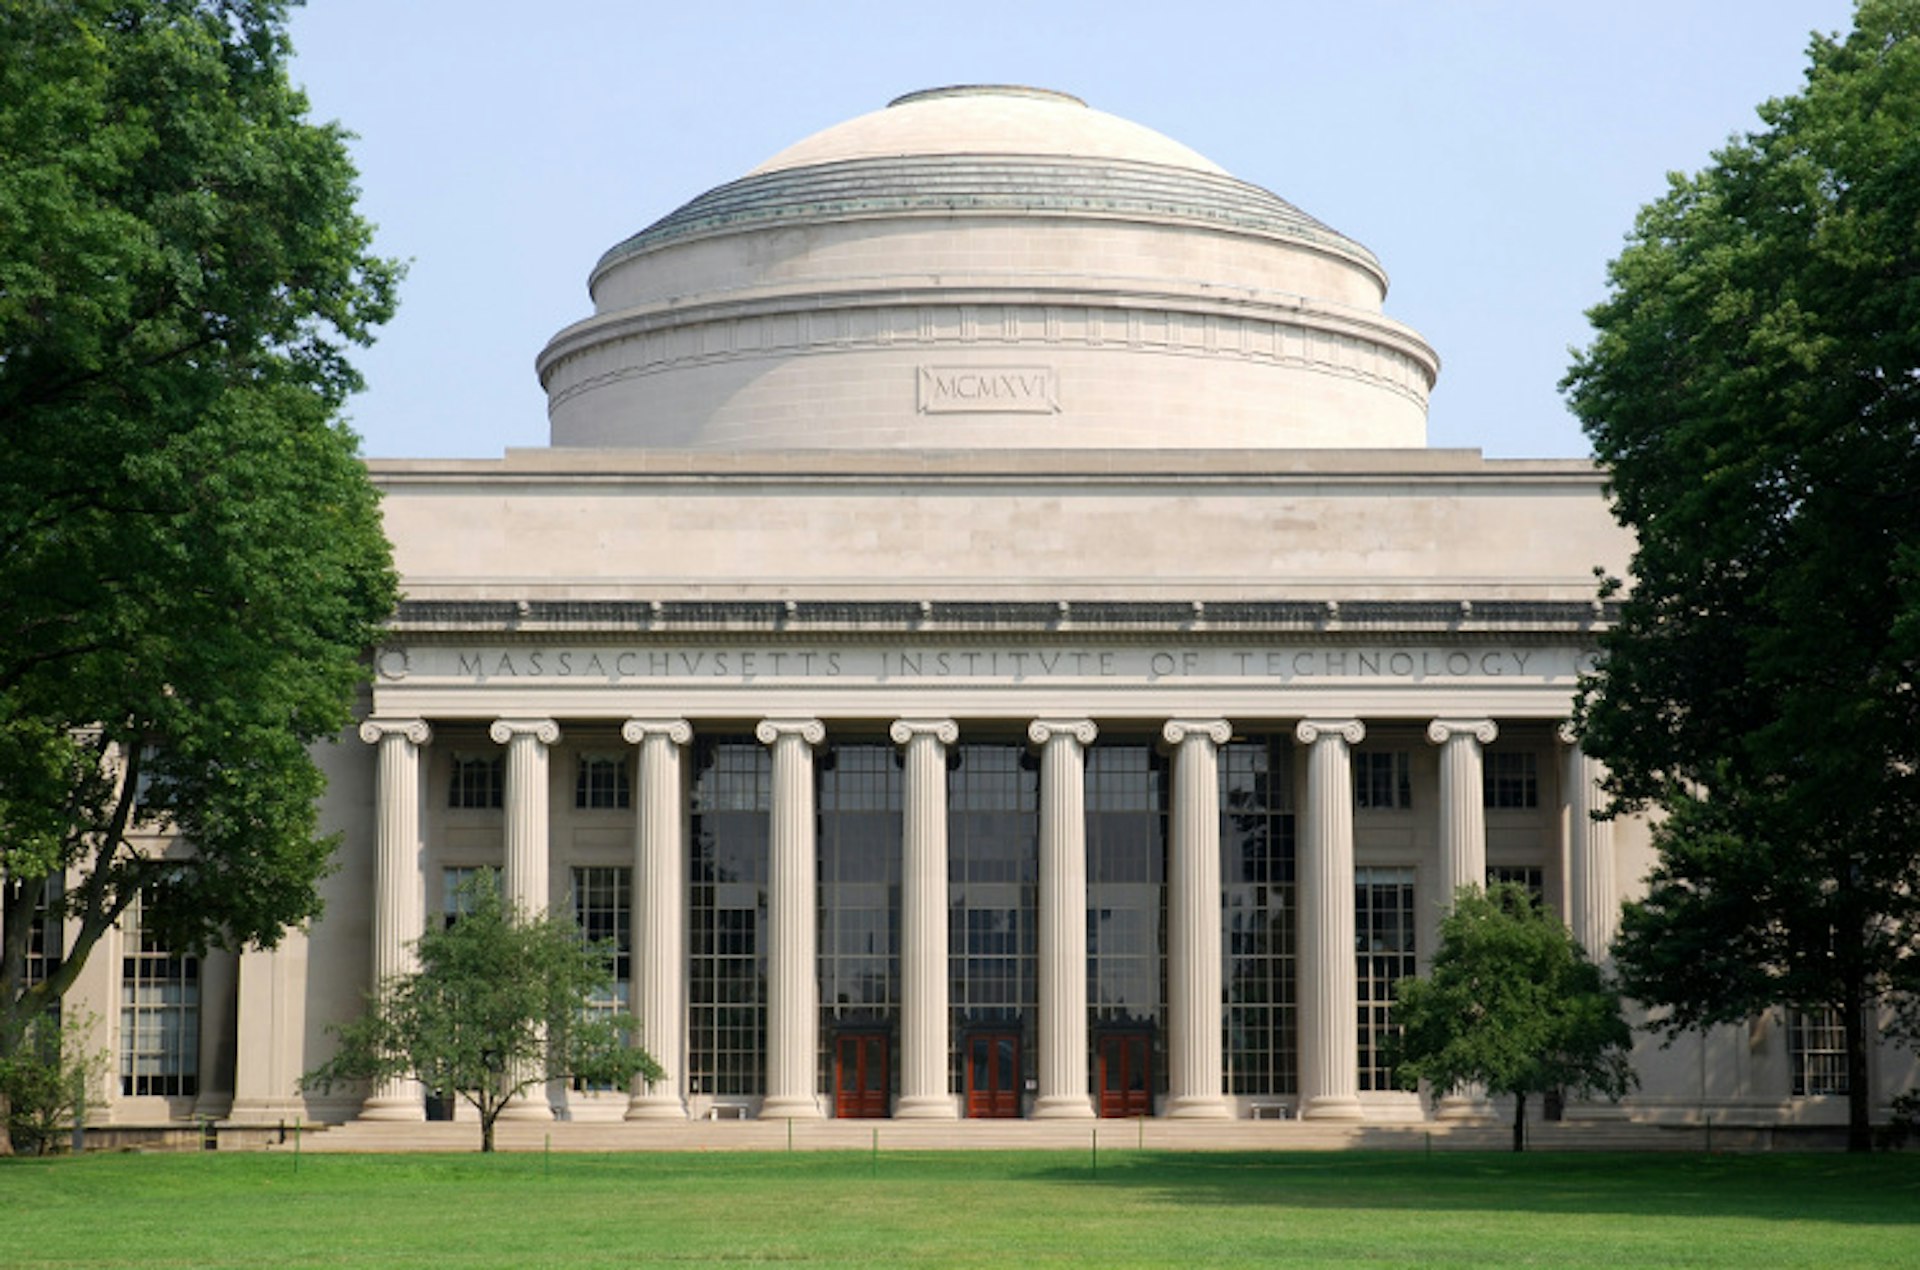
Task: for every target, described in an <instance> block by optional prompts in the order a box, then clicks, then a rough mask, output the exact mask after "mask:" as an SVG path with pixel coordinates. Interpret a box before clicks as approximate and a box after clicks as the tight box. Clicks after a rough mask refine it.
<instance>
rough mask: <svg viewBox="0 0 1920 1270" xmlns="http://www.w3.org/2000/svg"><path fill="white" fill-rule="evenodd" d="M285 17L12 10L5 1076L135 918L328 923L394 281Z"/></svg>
mask: <svg viewBox="0 0 1920 1270" xmlns="http://www.w3.org/2000/svg"><path fill="white" fill-rule="evenodd" d="M285 8H286V6H285V4H284V3H282V2H281V0H0V447H3V448H4V453H5V455H6V461H5V463H4V464H3V465H0V1059H4V1058H7V1057H10V1056H12V1055H13V1054H14V1053H16V1052H17V1050H18V1047H19V1046H20V1044H21V1043H22V1038H23V1035H24V1033H25V1030H26V1028H27V1025H28V1023H29V1021H30V1020H32V1019H35V1018H37V1017H39V1016H40V1015H41V1014H42V1013H43V1012H44V1011H45V1009H46V1008H47V1006H48V1005H49V1004H50V1003H51V1002H53V1001H55V1000H56V999H58V998H59V997H60V996H61V994H63V993H64V992H65V991H66V989H67V988H68V986H69V985H70V984H71V983H72V982H73V981H74V978H75V977H76V976H77V975H78V974H79V973H80V970H81V968H82V967H83V966H84V964H85V963H86V961H87V958H88V954H89V953H90V952H91V950H92V949H93V947H94V946H95V943H96V942H97V941H98V940H99V938H100V936H101V935H102V934H103V933H104V932H105V931H106V930H108V929H109V928H110V927H111V925H112V924H113V922H114V921H115V919H116V918H117V917H118V916H119V914H120V913H121V911H122V910H123V909H125V908H126V906H127V905H128V904H129V903H130V902H131V901H132V899H133V897H134V896H135V895H136V894H137V893H139V892H140V891H141V890H142V889H145V890H146V891H147V892H148V893H149V895H150V897H151V904H150V906H149V908H148V911H147V920H148V922H149V923H150V924H152V925H153V926H154V927H155V928H156V929H157V930H158V931H159V933H160V934H161V936H162V937H163V938H165V939H166V940H168V941H169V942H170V944H172V945H173V946H175V947H178V948H181V949H183V950H185V949H192V948H196V947H199V946H203V945H206V944H211V943H217V944H224V945H237V944H239V943H244V942H249V941H251V942H258V943H261V944H270V943H272V942H273V941H274V940H275V939H276V938H277V937H278V936H279V934H280V932H281V930H282V929H283V928H284V927H286V926H288V925H290V924H293V923H298V922H300V921H303V920H305V919H307V918H309V917H312V916H313V915H314V914H315V913H316V912H317V911H318V909H319V900H318V898H317V896H316V893H315V882H316V880H317V879H318V877H319V876H320V875H321V873H322V872H323V871H324V869H325V868H326V864H327V858H328V855H329V852H330V850H331V847H332V843H331V840H330V839H328V838H325V837H322V836H320V835H318V834H317V832H316V821H315V806H314V802H315V799H316V797H317V796H318V794H319V793H320V790H321V787H322V778H321V776H320V774H319V771H318V770H317V768H316V767H315V765H314V763H313V761H312V759H311V758H310V757H309V756H308V753H307V748H306V747H307V746H308V745H309V744H310V743H312V742H314V741H315V740H317V739H319V738H322V737H328V736H331V735H334V734H336V733H337V732H338V730H339V729H340V728H341V727H342V726H343V725H344V724H345V723H346V722H347V721H348V718H349V712H350V707H351V703H352V698H353V693H354V691H355V689H356V687H357V685H358V684H359V683H360V682H361V680H362V679H363V676H364V669H363V665H362V656H363V652H364V650H365V649H366V648H367V647H368V646H369V645H370V644H371V643H372V642H373V641H374V639H375V638H376V637H377V635H378V633H379V630H380V627H381V623H382V622H383V621H384V620H385V618H386V617H387V616H388V615H389V614H390V613H391V611H392V609H393V605H394V601H395V595H396V591H395V581H394V576H393V572H392V566H391V561H390V553H389V549H388V547H387V544H386V542H385V539H384V538H383V536H382V534H381V529H380V522H379V512H378V507H377V505H376V498H375V494H374V492H373V490H372V488H371V485H370V483H369V481H368V479H367V476H366V473H365V470H364V468H363V467H362V465H361V464H360V462H359V461H358V459H357V457H356V450H357V442H356V441H355V439H354V437H353V435H352V434H351V433H350V432H349V431H348V430H347V429H346V428H345V427H344V426H343V425H342V424H341V423H340V422H339V420H338V411H339V408H340V406H341V404H342V403H343V401H344V400H345V398H346V397H347V395H348V393H349V392H351V391H352V390H353V389H354V388H356V387H357V386H358V384H359V380H358V378H357V377H356V375H355V374H354V372H353V370H352V368H351V367H350V366H349V365H348V364H347V362H346V360H345V357H344V351H345V348H346V346H348V345H351V344H364V343H366V342H367V340H368V338H369V332H370V331H371V329H372V328H373V327H374V326H375V325H377V324H378V323H380V322H382V321H384V320H385V319H386V318H387V317H388V315H389V313H390V312H391V309H392V302H393V291H394V285H395V282H396V279H397V276H398V271H397V268H396V266H394V265H393V264H392V263H390V262H388V261H385V260H382V259H379V258H377V257H375V256H373V255H371V254H370V252H369V244H370V241H371V233H372V231H371V227H370V226H369V225H368V224H367V223H366V222H365V221H364V220H362V219H361V218H360V217H359V216H358V215H357V214H356V212H355V211H354V198H355V194H356V191H355V188H354V184H353V177H354V174H353V169H352V166H351V164H350V163H349V160H348V157H347V153H346V146H345V142H344V137H343V134H342V133H341V132H340V131H339V129H338V128H336V127H334V126H332V125H318V124H314V123H312V122H310V121H309V120H307V118H306V117H305V116H306V109H307V104H306V100H305V98H304V97H303V96H302V95H301V94H300V93H298V92H296V91H295V90H294V89H293V88H292V87H291V86H290V85H289V83H288V81H287V73H286V62H287V57H288V54H289V49H288V45H287V41H286V36H285V32H284V18H285ZM156 829H162V830H170V831H173V835H177V837H178V838H179V839H184V840H186V841H189V842H191V843H192V847H193V849H192V851H191V853H190V854H189V853H183V852H179V851H177V850H176V851H174V852H172V853H170V854H169V858H167V859H165V860H164V861H163V860H162V859H161V858H160V855H161V851H162V845H163V844H164V843H165V842H166V841H168V838H169V836H171V835H156V834H153V833H149V832H146V831H148V830H156ZM55 874H64V875H65V876H66V878H67V879H68V885H67V886H66V887H65V889H64V893H63V895H64V898H63V913H62V916H65V917H70V918H71V919H73V921H74V926H73V928H72V931H71V934H72V938H70V939H69V941H68V944H67V947H66V949H65V952H66V956H65V959H64V961H62V962H61V963H60V965H59V966H58V968H57V969H55V970H54V971H53V973H52V974H51V975H50V976H48V977H47V978H46V979H45V980H44V981H43V982H40V983H36V984H29V983H28V982H27V980H26V975H25V954H26V945H27V939H28V929H29V926H30V925H31V922H32V914H33V907H34V903H35V901H36V899H37V898H38V896H39V895H40V892H41V888H42V884H43V881H44V879H46V878H48V877H49V876H50V875H55ZM4 1145H5V1144H4V1141H0V1149H4Z"/></svg>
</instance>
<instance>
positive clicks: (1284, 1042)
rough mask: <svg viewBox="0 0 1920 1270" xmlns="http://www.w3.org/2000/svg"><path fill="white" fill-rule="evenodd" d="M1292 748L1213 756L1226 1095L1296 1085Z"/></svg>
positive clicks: (1265, 746)
mask: <svg viewBox="0 0 1920 1270" xmlns="http://www.w3.org/2000/svg"><path fill="white" fill-rule="evenodd" d="M1292 755H1293V746H1292V744H1291V742H1290V741H1289V740H1288V739H1287V738H1285V737H1254V738H1249V739H1248V740H1245V741H1233V742H1230V743H1229V744H1227V745H1224V746H1222V747H1221V748H1220V885H1221V901H1222V912H1221V920H1222V922H1223V925H1224V929H1223V931H1222V936H1223V938H1222V940H1221V948H1222V952H1223V953H1224V955H1225V965H1224V967H1223V970H1224V973H1223V975H1222V981H1223V983H1224V984H1225V987H1226V1013H1225V1018H1224V1020H1223V1021H1224V1024H1225V1027H1226V1044H1225V1057H1226V1082H1227V1092H1228V1093H1230V1094H1255V1095H1258V1094H1290V1093H1293V1092H1295V1090H1296V1089H1297V1088H1298V1087H1299V1076H1298V1068H1297V1065H1296V1064H1297V1058H1296V1055H1297V1053H1298V1050H1299V1044H1298V1035H1299V1032H1298V1021H1297V1015H1296V1009H1295V1001H1296V995H1295V992H1296V989H1295V980H1294V971H1295V966H1296V962H1295V959H1294V911H1295V910H1294V877H1293V866H1294V836H1293V834H1294V819H1293V758H1292Z"/></svg>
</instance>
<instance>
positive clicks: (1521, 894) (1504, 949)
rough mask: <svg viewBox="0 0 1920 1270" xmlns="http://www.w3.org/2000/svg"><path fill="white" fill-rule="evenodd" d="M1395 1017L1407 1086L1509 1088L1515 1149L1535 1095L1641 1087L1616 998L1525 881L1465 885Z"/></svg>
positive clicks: (1400, 1072)
mask: <svg viewBox="0 0 1920 1270" xmlns="http://www.w3.org/2000/svg"><path fill="white" fill-rule="evenodd" d="M1393 1017H1394V1022H1395V1023H1396V1024H1397V1025H1398V1026H1399V1028H1400V1035H1399V1036H1398V1037H1396V1038H1393V1039H1392V1040H1391V1042H1390V1044H1389V1058H1390V1061H1391V1062H1392V1064H1393V1068H1394V1075H1395V1078H1396V1079H1397V1080H1398V1081H1399V1082H1400V1084H1401V1085H1402V1087H1404V1088H1407V1089H1412V1088H1414V1087H1416V1086H1417V1085H1418V1084H1419V1082H1421V1081H1423V1080H1424V1081H1426V1082H1427V1084H1428V1086H1429V1088H1430V1089H1431V1090H1432V1092H1433V1096H1434V1097H1435V1098H1436V1099H1437V1098H1438V1097H1440V1096H1441V1095H1442V1094H1446V1093H1451V1092H1454V1091H1456V1090H1459V1089H1461V1088H1462V1087H1464V1086H1467V1085H1484V1086H1485V1087H1486V1088H1487V1090H1488V1091H1489V1092H1490V1093H1496V1094H1512V1095H1513V1096H1514V1098H1515V1108H1514V1116H1515V1119H1514V1137H1513V1149H1514V1150H1516V1151H1518V1150H1521V1149H1523V1146H1524V1143H1525V1124H1526V1106H1527V1103H1526V1099H1527V1095H1528V1094H1543V1095H1544V1094H1546V1093H1549V1092H1552V1091H1556V1090H1558V1091H1564V1092H1567V1093H1570V1094H1573V1095H1575V1096H1579V1097H1586V1096H1589V1095H1592V1094H1603V1095H1605V1096H1606V1097H1608V1098H1619V1097H1620V1096H1621V1095H1622V1094H1625V1093H1626V1092H1627V1091H1628V1090H1629V1089H1631V1088H1632V1087H1633V1084H1634V1074H1633V1066H1632V1064H1631V1062H1630V1061H1629V1051H1630V1050H1631V1047H1632V1044H1633V1032H1632V1029H1630V1028H1629V1027H1628V1026H1627V1023H1626V1020H1625V1019H1624V1018H1622V1017H1621V1013H1620V996H1619V994H1618V993H1617V992H1615V991H1614V990H1613V988H1612V987H1610V986H1609V985H1608V984H1607V982H1606V979H1605V977H1604V976H1603V975H1602V974H1601V972H1600V968H1599V967H1597V966H1595V965H1594V964H1593V963H1592V962H1591V961H1589V960H1587V956H1586V954H1585V953H1584V952H1582V951H1581V949H1580V945H1579V944H1578V943H1576V942H1575V941H1574V938H1573V935H1572V934H1571V933H1570V932H1569V931H1568V930H1567V928H1566V927H1565V926H1563V925H1561V923H1560V920H1559V919H1558V918H1557V917H1555V916H1554V915H1553V914H1551V913H1549V912H1547V911H1546V910H1545V909H1543V908H1542V907H1541V906H1540V904H1539V902H1538V901H1536V900H1535V899H1534V898H1533V895H1532V893H1531V892H1529V891H1528V890H1527V889H1526V888H1525V887H1520V886H1513V885H1501V886H1496V887H1494V888H1493V889H1492V890H1491V891H1490V892H1484V893H1483V892H1482V891H1481V890H1480V889H1479V888H1478V887H1471V886H1468V887H1462V888H1461V889H1460V891H1459V893H1458V894H1457V895H1455V896H1454V905H1453V910H1452V911H1451V912H1449V913H1448V914H1447V915H1446V916H1445V917H1444V918H1442V919H1441V921H1440V947H1439V949H1438V950H1437V951H1436V952H1435V953H1434V955H1433V966H1432V969H1431V971H1430V972H1429V974H1428V975H1427V976H1426V977H1425V978H1419V979H1403V980H1401V982H1400V985H1399V988H1398V995H1397V997H1396V999H1395V1002H1394V1007H1393Z"/></svg>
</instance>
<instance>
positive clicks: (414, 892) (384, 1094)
mask: <svg viewBox="0 0 1920 1270" xmlns="http://www.w3.org/2000/svg"><path fill="white" fill-rule="evenodd" d="M432 737H433V731H432V729H430V728H429V727H428V726H427V724H426V721H425V720H423V719H379V718H374V719H368V720H367V721H366V722H365V723H362V724H361V725H360V739H361V740H363V741H365V742H367V743H368V744H369V745H378V746H379V747H380V749H379V752H378V759H377V762H378V775H377V778H376V785H375V794H374V797H375V800H376V802H377V808H376V815H375V820H374V847H373V856H374V864H373V871H374V877H373V982H374V986H375V987H376V988H377V987H378V986H379V985H381V984H383V983H385V982H387V981H388V980H389V979H391V978H393V977H394V976H395V975H403V974H411V973H412V972H413V971H414V970H416V969H417V968H418V962H417V961H416V958H415V952H414V945H415V944H416V943H417V942H418V941H419V939H420V934H421V929H422V926H423V924H424V923H425V920H426V904H425V900H424V897H423V895H422V892H421V880H420V845H421V844H420V747H421V746H423V745H425V744H426V743H427V742H428V741H429V740H431V739H432ZM360 1118H361V1119H362V1120H424V1119H425V1118H426V1109H425V1107H424V1105H423V1104H422V1102H421V1090H420V1083H419V1082H418V1081H413V1080H387V1081H381V1082H380V1083H378V1084H376V1085H375V1086H374V1087H373V1090H372V1091H371V1092H370V1093H369V1094H368V1096H367V1100H366V1101H365V1102H364V1103H362V1104H361V1108H360Z"/></svg>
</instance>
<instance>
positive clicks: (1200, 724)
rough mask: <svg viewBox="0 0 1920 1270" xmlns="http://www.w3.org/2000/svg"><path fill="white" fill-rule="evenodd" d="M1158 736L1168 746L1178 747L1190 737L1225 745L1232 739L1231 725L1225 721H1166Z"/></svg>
mask: <svg viewBox="0 0 1920 1270" xmlns="http://www.w3.org/2000/svg"><path fill="white" fill-rule="evenodd" d="M1160 735H1161V736H1162V737H1163V738H1164V739H1165V740H1166V743H1167V744H1168V745H1179V744H1180V743H1181V742H1183V741H1185V740H1186V739H1187V738H1188V737H1190V736H1191V737H1205V738H1206V739H1207V740H1209V741H1212V742H1213V743H1214V744H1215V745H1225V744H1226V743H1227V742H1228V741H1230V740H1232V739H1233V725H1232V724H1231V723H1228V722H1227V721H1226V720H1225V719H1168V720H1167V723H1166V726H1165V727H1163V728H1161V729H1160Z"/></svg>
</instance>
